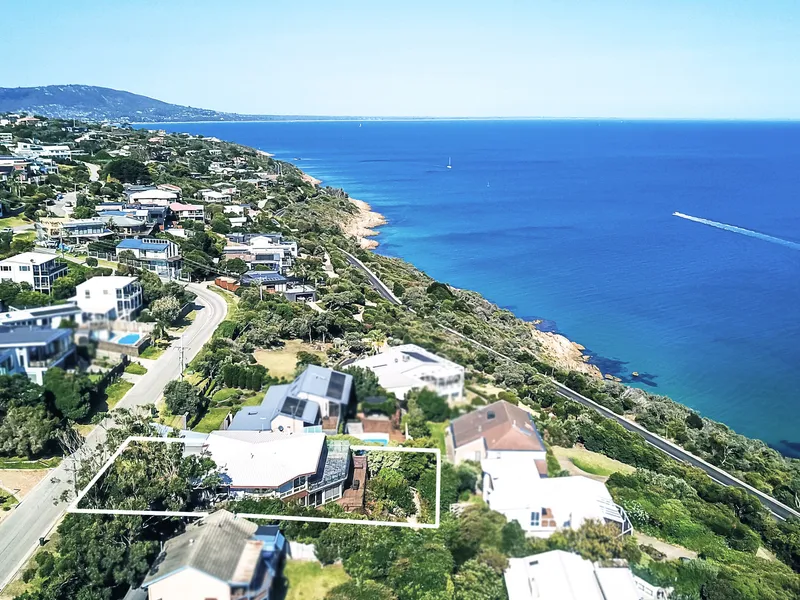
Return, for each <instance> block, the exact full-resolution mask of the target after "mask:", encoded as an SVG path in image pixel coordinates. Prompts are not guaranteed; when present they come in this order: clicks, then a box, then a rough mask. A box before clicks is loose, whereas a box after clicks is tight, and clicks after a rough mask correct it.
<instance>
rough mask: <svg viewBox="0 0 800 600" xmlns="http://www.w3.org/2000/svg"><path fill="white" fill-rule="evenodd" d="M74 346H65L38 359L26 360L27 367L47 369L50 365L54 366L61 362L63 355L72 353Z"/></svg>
mask: <svg viewBox="0 0 800 600" xmlns="http://www.w3.org/2000/svg"><path fill="white" fill-rule="evenodd" d="M73 350H74V348H72V347H70V348H66V349H64V350H61V351H60V352H58V353H56V354H52V355H50V356H48V357H47V358H44V359H39V360H28V367H30V368H32V369H49V368H50V367H52V366H55V365H56V364H57V363H59V362H61V361H62V360H63V359H64V358H65V357H67V356H69V355H70V354H72V351H73Z"/></svg>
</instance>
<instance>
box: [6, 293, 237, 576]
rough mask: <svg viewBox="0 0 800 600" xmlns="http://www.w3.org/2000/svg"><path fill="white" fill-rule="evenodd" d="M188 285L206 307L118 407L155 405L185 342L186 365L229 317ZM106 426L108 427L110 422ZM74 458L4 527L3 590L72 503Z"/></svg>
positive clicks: (219, 303) (95, 439) (212, 298)
mask: <svg viewBox="0 0 800 600" xmlns="http://www.w3.org/2000/svg"><path fill="white" fill-rule="evenodd" d="M187 287H188V288H189V289H190V290H191V291H192V292H194V293H195V294H197V300H196V301H195V302H196V303H197V304H199V305H201V306H202V309H199V310H198V311H197V318H195V320H194V322H193V323H192V324H191V325H190V326H189V327H188V328H187V329H186V331H184V332H183V335H182V336H181V338H180V339H178V340H175V341H174V342H173V343H172V345H171V346H170V347H169V348H168V349H167V350H166V351H165V352H164V354H162V355H161V356H160V357H159V358H158V359H157V360H156V361H155V364H154V365H153V366H152V367H151V368H150V369H149V370H148V371H147V373H145V374H144V375H142V377H141V379H140V380H139V381H137V382H136V384H135V385H134V386H133V387H132V388H131V389H130V391H129V392H128V393H127V394H126V395H125V396H124V397H123V398H122V400H120V402H119V404H117V407H118V408H129V409H130V408H136V407H139V406H144V405H147V404H155V402H156V400H157V399H158V398H159V397H160V396H161V394H162V392H163V390H164V387H165V386H166V385H167V383H168V382H170V381H172V380H173V379H177V378H178V377H179V376H180V373H181V370H182V369H181V365H180V345H181V343H182V344H183V356H184V361H185V362H186V363H188V362H189V361H190V360H192V358H194V357H195V355H197V353H198V352H199V351H200V349H201V348H202V347H203V344H205V343H206V342H207V341H208V340H209V339H210V338H211V335H212V334H213V333H214V330H215V329H216V328H217V325H219V324H220V322H222V321H223V320H224V319H225V316H226V314H227V312H228V305H227V303H226V302H225V300H224V299H223V298H222V297H220V296H219V295H218V294H215V293H214V292H213V291H211V290H209V289H208V288H207V287H206V286H204V285H200V284H191V283H190V284H188V286H187ZM105 424H106V425H108V424H109V422H108V421H107V422H105ZM104 434H105V431H104V428H103V427H102V424H101V426H98V427H95V428H94V430H93V431H92V432H91V433H90V434H89V436H88V437H87V438H86V446H87V447H94V445H95V444H97V443H99V442H101V441H102V439H103V437H104ZM73 460H74V459H73V458H67V459H65V460H64V461H62V463H61V465H59V466H58V467H57V468H55V469H53V471H51V472H50V474H49V475H48V477H46V478H45V479H43V480H42V481H41V482H40V483H39V484H38V485H37V486H36V487H35V488H34V489H33V490H31V491H30V493H29V494H28V495H27V496H25V498H24V499H23V500H22V502H20V503H19V504H18V505H17V507H16V508H15V509H14V512H13V513H12V514H10V515H8V516H7V517H6V518H5V519H4V520H3V521H2V522H1V523H0V590H2V589H3V588H4V587H5V586H6V585H7V584H8V583H9V581H11V579H13V577H14V575H15V574H16V573H17V571H19V569H20V568H21V567H22V566H23V565H24V564H25V562H26V561H27V560H28V558H29V557H30V555H31V554H32V553H33V551H34V550H35V549H36V547H37V545H38V541H39V538H40V537H46V536H47V534H48V533H49V532H50V530H51V529H52V528H53V526H54V525H55V524H56V523H57V522H58V520H59V519H60V518H61V516H62V515H63V514H64V509H66V507H67V504H68V503H67V502H62V501H60V500H59V499H58V498H59V497H60V496H61V494H62V493H63V492H64V491H67V490H69V489H71V487H72V486H71V475H70V473H71V471H72V465H73Z"/></svg>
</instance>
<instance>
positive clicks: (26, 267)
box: [19, 265, 31, 271]
mask: <svg viewBox="0 0 800 600" xmlns="http://www.w3.org/2000/svg"><path fill="white" fill-rule="evenodd" d="M19 270H20V271H30V270H31V268H30V267H29V266H28V265H20V266H19Z"/></svg>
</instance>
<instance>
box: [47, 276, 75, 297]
mask: <svg viewBox="0 0 800 600" xmlns="http://www.w3.org/2000/svg"><path fill="white" fill-rule="evenodd" d="M75 287H76V283H75V280H74V279H73V278H72V277H61V278H59V279H56V280H55V281H54V282H53V291H52V293H53V298H55V299H56V300H66V299H67V298H72V297H73V296H74V295H75Z"/></svg>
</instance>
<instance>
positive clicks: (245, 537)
mask: <svg viewBox="0 0 800 600" xmlns="http://www.w3.org/2000/svg"><path fill="white" fill-rule="evenodd" d="M257 529H258V525H256V524H255V523H251V522H250V521H247V520H245V519H241V518H237V517H236V515H234V514H233V513H230V512H228V511H227V510H218V511H217V512H214V513H211V514H210V515H209V516H207V517H205V518H204V519H202V520H200V521H198V522H196V523H193V524H191V525H189V526H188V527H187V528H186V532H185V533H182V534H181V535H179V536H177V537H174V538H172V539H171V540H169V541H168V542H167V543H166V544H164V551H163V552H162V553H161V554H160V555H159V556H158V558H157V559H156V562H155V563H154V564H153V566H152V567H151V569H150V572H149V573H148V574H147V577H145V579H144V581H143V582H142V587H147V586H149V585H150V584H152V583H153V582H155V581H156V580H158V579H161V578H163V577H166V576H167V575H170V574H172V573H174V572H175V571H178V570H179V569H183V568H187V567H191V568H194V569H197V570H198V571H202V572H203V573H208V574H209V575H211V576H212V577H216V578H217V579H219V580H220V581H225V582H233V576H234V573H235V572H236V567H237V566H238V564H239V559H240V558H241V556H242V552H243V551H244V549H245V546H246V545H247V542H248V541H249V540H250V539H251V538H252V537H253V534H254V533H255V532H256V530H257ZM247 583H249V582H247Z"/></svg>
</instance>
